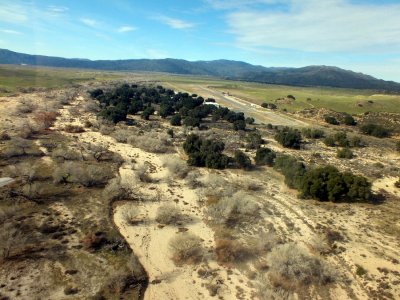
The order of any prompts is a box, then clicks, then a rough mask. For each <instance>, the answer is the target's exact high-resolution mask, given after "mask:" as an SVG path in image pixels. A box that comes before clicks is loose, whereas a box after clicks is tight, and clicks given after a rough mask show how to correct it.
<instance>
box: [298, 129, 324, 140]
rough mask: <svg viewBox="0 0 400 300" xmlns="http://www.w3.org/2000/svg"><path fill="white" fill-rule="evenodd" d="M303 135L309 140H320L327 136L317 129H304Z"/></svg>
mask: <svg viewBox="0 0 400 300" xmlns="http://www.w3.org/2000/svg"><path fill="white" fill-rule="evenodd" d="M301 134H302V135H304V136H305V137H307V138H309V139H320V138H323V137H324V136H325V132H324V131H323V130H321V129H316V128H303V129H302V130H301Z"/></svg>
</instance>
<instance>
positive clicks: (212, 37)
mask: <svg viewBox="0 0 400 300" xmlns="http://www.w3.org/2000/svg"><path fill="white" fill-rule="evenodd" d="M399 16H400V0H147V1H136V0H113V1H110V0H96V1H95V0H80V1H71V0H70V1H66V0H40V1H39V0H13V1H9V0H0V48H4V49H9V50H13V51H17V52H23V53H29V54H41V55H49V56H60V57H67V58H89V59H134V58H179V59H186V60H192V61H193V60H215V59H229V60H239V61H245V62H248V63H251V64H257V65H263V66H266V67H303V66H308V65H330V66H337V67H341V68H344V69H348V70H353V71H356V72H362V73H366V74H369V75H372V76H375V77H377V78H380V79H385V80H393V81H397V82H400V17H399Z"/></svg>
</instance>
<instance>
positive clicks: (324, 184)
mask: <svg viewBox="0 0 400 300" xmlns="http://www.w3.org/2000/svg"><path fill="white" fill-rule="evenodd" d="M274 168H275V169H277V170H278V171H280V172H281V173H282V174H283V175H284V176H285V183H286V184H287V185H288V186H289V187H291V188H295V189H297V190H298V191H299V195H300V197H301V198H304V199H309V198H313V199H317V200H319V201H332V202H340V201H346V202H364V201H368V200H370V198H371V184H370V183H369V182H368V180H367V179H366V178H365V177H363V176H358V175H354V174H352V173H349V172H340V171H339V170H338V169H337V168H335V167H334V166H329V165H327V166H321V167H317V168H306V166H305V165H304V164H303V163H302V162H300V161H298V160H296V159H295V158H294V157H291V156H288V155H282V156H279V157H277V158H276V159H275V164H274Z"/></svg>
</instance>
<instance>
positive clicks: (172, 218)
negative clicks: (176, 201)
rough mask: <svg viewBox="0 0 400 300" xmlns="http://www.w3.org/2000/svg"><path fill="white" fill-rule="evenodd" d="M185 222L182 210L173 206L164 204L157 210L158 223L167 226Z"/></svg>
mask: <svg viewBox="0 0 400 300" xmlns="http://www.w3.org/2000/svg"><path fill="white" fill-rule="evenodd" d="M183 220H184V215H183V214H182V212H181V210H180V209H179V208H178V207H176V206H175V205H172V204H164V205H162V206H160V207H159V208H158V209H157V216H156V221H157V222H158V223H161V224H165V225H178V224H180V223H181V222H182V221H183Z"/></svg>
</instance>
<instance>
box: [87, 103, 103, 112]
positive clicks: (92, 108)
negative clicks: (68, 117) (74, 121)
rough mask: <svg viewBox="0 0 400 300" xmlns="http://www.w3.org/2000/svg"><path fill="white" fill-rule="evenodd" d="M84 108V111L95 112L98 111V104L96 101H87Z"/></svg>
mask: <svg viewBox="0 0 400 300" xmlns="http://www.w3.org/2000/svg"><path fill="white" fill-rule="evenodd" d="M84 110H85V111H86V112H91V113H97V112H99V111H100V106H99V104H98V103H97V102H96V101H87V102H86V103H85V106H84Z"/></svg>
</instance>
